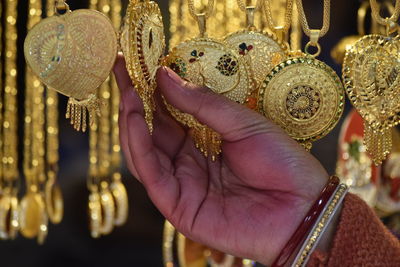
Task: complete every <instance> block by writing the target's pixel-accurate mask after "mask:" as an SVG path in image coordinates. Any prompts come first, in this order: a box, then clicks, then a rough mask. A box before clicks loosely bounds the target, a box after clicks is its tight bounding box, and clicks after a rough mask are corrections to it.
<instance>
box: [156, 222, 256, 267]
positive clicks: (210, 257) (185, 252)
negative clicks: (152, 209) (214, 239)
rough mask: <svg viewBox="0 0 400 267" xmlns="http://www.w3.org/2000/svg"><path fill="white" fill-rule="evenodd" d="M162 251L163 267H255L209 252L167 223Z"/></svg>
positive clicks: (250, 263) (239, 260) (241, 260)
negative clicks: (175, 255)
mask: <svg viewBox="0 0 400 267" xmlns="http://www.w3.org/2000/svg"><path fill="white" fill-rule="evenodd" d="M162 250H163V262H164V266H165V267H174V266H180V267H207V266H211V267H231V266H237V267H253V266H255V265H256V263H255V262H254V261H251V260H247V259H239V258H235V257H233V256H231V255H227V254H224V253H220V252H216V251H211V250H210V249H208V248H207V247H205V246H204V245H201V244H198V243H195V242H193V241H191V240H189V239H187V238H186V237H185V236H183V235H182V234H180V233H178V232H177V231H176V230H175V228H174V226H173V225H172V224H171V223H170V222H168V221H165V224H164V233H163V248H162ZM175 251H176V253H174V252H175ZM174 254H177V257H174ZM216 256H218V257H216Z"/></svg>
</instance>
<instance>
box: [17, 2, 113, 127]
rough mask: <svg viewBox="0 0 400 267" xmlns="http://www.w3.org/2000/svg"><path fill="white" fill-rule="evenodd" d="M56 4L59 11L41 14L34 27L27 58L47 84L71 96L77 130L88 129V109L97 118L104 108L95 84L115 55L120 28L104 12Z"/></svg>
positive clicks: (107, 71) (106, 72)
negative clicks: (74, 8)
mask: <svg viewBox="0 0 400 267" xmlns="http://www.w3.org/2000/svg"><path fill="white" fill-rule="evenodd" d="M55 8H56V11H55V16H52V17H49V18H47V19H44V20H41V21H40V23H38V24H37V25H35V27H33V28H32V29H31V30H30V31H29V33H28V35H27V37H26V39H25V47H24V50H25V58H26V61H27V62H28V64H29V66H30V67H31V68H32V71H33V73H35V74H36V75H37V77H38V78H39V79H40V80H41V81H42V82H43V83H44V84H46V85H47V86H49V87H50V88H53V89H55V90H57V91H58V92H60V93H62V94H64V95H66V96H69V97H70V100H69V102H68V108H67V114H66V117H67V118H69V119H71V124H73V125H74V128H75V129H76V130H78V131H79V130H82V131H86V127H87V126H86V120H87V112H88V113H89V120H92V119H93V117H94V116H95V115H96V114H99V110H100V102H99V100H98V99H97V98H96V97H95V90H96V89H97V88H98V87H99V86H100V85H101V84H102V83H103V82H104V80H105V79H106V78H107V76H108V75H109V74H110V71H111V68H112V66H113V64H114V61H115V57H116V54H117V38H116V34H115V30H114V28H113V27H112V24H111V22H110V21H109V19H108V18H107V17H106V16H104V14H102V13H100V12H96V11H93V10H87V9H82V10H77V11H70V9H69V6H68V4H67V3H66V2H65V1H61V0H58V1H56V7H55ZM99 29H101V30H99ZM98 40H101V42H100V41H98Z"/></svg>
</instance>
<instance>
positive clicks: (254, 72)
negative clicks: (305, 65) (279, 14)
mask: <svg viewBox="0 0 400 267" xmlns="http://www.w3.org/2000/svg"><path fill="white" fill-rule="evenodd" d="M237 2H238V6H239V8H240V10H241V11H243V12H244V13H245V14H246V24H247V25H246V29H245V30H240V31H237V32H234V33H231V34H229V35H228V36H226V37H225V38H224V42H225V43H226V45H227V46H228V47H229V48H230V49H232V50H233V51H236V52H237V53H238V54H239V55H240V56H241V57H242V61H243V62H244V64H246V65H247V66H249V70H250V71H251V78H252V79H253V83H254V91H253V92H249V96H248V99H247V103H248V106H249V107H250V108H252V109H255V108H256V104H257V100H256V95H254V93H257V91H256V89H257V88H259V86H260V85H261V83H262V82H263V80H264V78H265V76H266V75H267V74H268V73H269V72H270V71H271V70H272V68H273V67H274V66H275V65H276V64H278V63H280V62H281V61H282V60H283V59H285V58H286V52H287V49H288V47H285V46H284V45H283V44H282V39H281V40H278V38H277V37H276V36H275V35H273V34H269V33H267V32H261V31H257V29H256V26H255V24H254V16H255V12H257V11H258V10H261V7H262V6H263V2H262V0H257V3H256V5H255V6H246V4H245V2H244V0H237ZM288 3H289V4H288V6H290V7H288V8H289V9H290V11H287V12H288V16H289V17H290V18H291V14H292V5H291V3H292V0H289V1H288ZM288 23H289V26H290V19H289V22H288ZM287 29H288V28H287ZM287 29H285V30H287Z"/></svg>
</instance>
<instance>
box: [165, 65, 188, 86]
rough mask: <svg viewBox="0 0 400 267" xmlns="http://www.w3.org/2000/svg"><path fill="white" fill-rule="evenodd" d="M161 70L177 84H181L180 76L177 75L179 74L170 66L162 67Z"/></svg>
mask: <svg viewBox="0 0 400 267" xmlns="http://www.w3.org/2000/svg"><path fill="white" fill-rule="evenodd" d="M163 70H164V71H165V72H167V75H168V77H169V78H170V79H171V80H172V82H174V83H176V84H178V85H182V83H183V81H182V78H181V77H179V75H178V74H176V73H175V72H174V71H173V70H171V69H170V68H167V67H163Z"/></svg>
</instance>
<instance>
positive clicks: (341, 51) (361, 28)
mask: <svg viewBox="0 0 400 267" xmlns="http://www.w3.org/2000/svg"><path fill="white" fill-rule="evenodd" d="M369 8H370V4H369V0H368V1H364V2H362V4H361V6H360V8H359V9H358V12H357V31H358V35H350V36H346V37H344V38H342V39H341V40H340V41H339V42H338V43H337V44H336V45H335V47H334V48H333V49H332V51H331V57H332V58H333V59H334V60H335V62H336V63H337V64H343V60H344V56H345V54H346V51H347V50H348V49H350V48H351V47H352V46H353V45H354V43H356V42H357V41H358V40H359V39H360V38H361V37H363V36H364V35H365V20H366V16H367V13H368V9H369ZM377 28H378V27H377V23H376V20H375V19H374V18H373V17H372V13H371V30H370V32H371V33H377V32H376V31H377Z"/></svg>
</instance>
